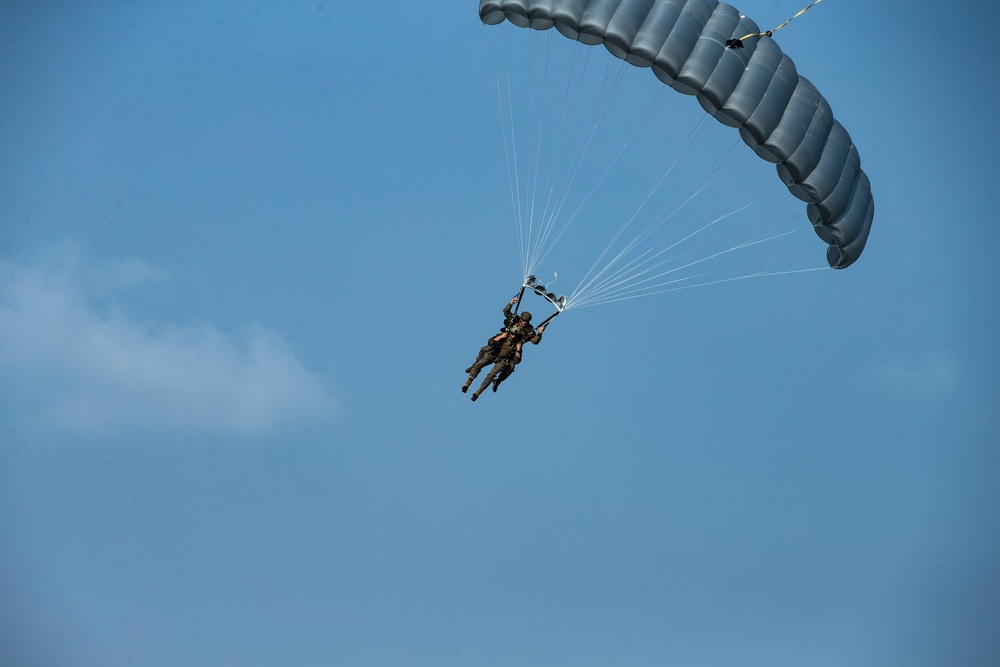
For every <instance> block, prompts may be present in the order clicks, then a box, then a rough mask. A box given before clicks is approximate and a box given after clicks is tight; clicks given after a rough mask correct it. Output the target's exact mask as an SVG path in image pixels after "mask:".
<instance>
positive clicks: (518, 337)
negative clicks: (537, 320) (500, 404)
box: [462, 303, 542, 400]
mask: <svg viewBox="0 0 1000 667" xmlns="http://www.w3.org/2000/svg"><path fill="white" fill-rule="evenodd" d="M511 305H512V304H509V303H508V304H507V305H506V306H504V309H503V314H504V328H503V330H502V331H501V332H500V333H499V334H498V335H496V336H493V337H492V338H490V339H489V340H488V341H487V342H486V345H485V346H483V348H482V349H480V350H479V357H478V358H477V359H476V361H475V363H473V364H472V366H470V367H469V368H467V369H466V372H468V373H469V379H468V380H467V381H466V383H465V386H463V387H462V391H466V390H468V388H469V386H470V385H471V384H472V381H473V380H475V379H476V376H477V375H479V373H480V371H482V370H483V368H485V367H486V366H488V365H489V364H493V368H491V369H490V372H489V373H487V374H486V378H485V379H484V380H483V384H482V386H480V387H479V389H478V390H476V392H475V393H474V394H473V395H472V400H476V399H477V398H479V395H480V394H481V393H483V391H484V390H485V389H486V387H488V386H489V384H490V383H491V382H493V391H496V390H497V387H499V386H500V383H501V382H503V381H504V380H506V379H507V378H508V377H510V374H511V373H513V372H514V366H515V365H517V364H519V363H521V354H520V352H521V346H522V345H523V343H524V342H525V341H528V342H531V343H533V344H535V345H538V343H540V342H541V340H542V335H541V334H540V333H537V332H536V331H535V329H534V327H532V326H531V324H530V323H529V322H528V321H527V320H524V319H521V318H520V317H517V316H515V315H514V314H513V312H512V310H511ZM524 315H527V316H528V317H529V318H530V317H531V314H530V313H524Z"/></svg>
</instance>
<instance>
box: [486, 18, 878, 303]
mask: <svg viewBox="0 0 1000 667" xmlns="http://www.w3.org/2000/svg"><path fill="white" fill-rule="evenodd" d="M800 13H801V12H800ZM479 17H480V18H481V19H482V21H483V23H485V24H487V25H496V24H499V23H502V22H503V21H505V20H507V21H510V22H511V23H512V24H514V25H515V26H518V27H521V28H533V29H535V30H547V29H549V28H552V27H555V28H556V30H558V31H559V32H560V33H561V34H563V35H565V36H566V37H568V38H570V39H574V40H577V41H579V42H582V43H584V44H587V45H596V44H603V45H604V46H605V48H607V49H608V51H610V52H611V53H612V54H613V55H614V56H616V57H618V58H622V59H624V60H625V61H627V62H628V63H630V64H632V65H635V66H637V67H649V68H651V69H652V71H653V73H654V74H655V75H656V77H657V78H658V79H660V80H661V81H663V82H664V83H666V84H667V85H669V86H671V87H672V88H674V89H675V90H678V91H680V92H682V93H684V94H686V95H694V96H696V97H697V99H698V102H699V103H700V104H701V106H702V108H704V109H705V111H707V112H708V113H710V114H711V115H712V116H713V117H714V118H715V119H716V120H718V121H719V122H721V123H723V124H724V125H727V126H729V127H735V128H739V132H740V136H741V138H742V139H743V141H744V142H745V143H746V144H747V145H748V146H750V148H752V149H753V150H754V152H755V153H757V155H759V156H760V157H761V158H763V159H764V160H767V161H768V162H772V163H775V164H776V165H777V172H778V176H779V178H781V180H782V182H783V183H784V184H785V186H786V187H787V188H788V190H789V192H791V193H792V195H794V196H795V197H797V198H798V199H800V200H802V201H804V202H806V204H807V206H806V214H807V216H808V218H809V221H810V222H811V223H812V224H813V228H814V230H815V231H816V234H817V235H818V236H819V237H820V238H821V239H822V240H823V241H824V242H826V243H828V244H829V248H828V249H827V261H828V262H829V264H830V266H831V267H833V268H835V269H843V268H846V267H848V266H850V265H851V264H853V263H854V262H855V261H857V259H858V257H860V256H861V252H862V251H863V250H864V247H865V243H866V241H867V239H868V234H869V232H870V230H871V223H872V219H873V218H874V216H875V202H874V199H873V198H872V189H871V182H870V181H869V179H868V176H867V175H866V174H865V172H864V171H863V170H862V169H861V158H860V155H859V154H858V151H857V149H856V148H855V146H854V143H853V142H852V141H851V137H850V135H849V134H848V133H847V130H846V129H844V127H843V126H842V125H841V124H840V123H839V122H837V120H836V119H834V117H833V112H832V110H831V108H830V104H829V103H828V102H827V101H826V99H825V98H824V97H823V96H822V95H821V94H820V93H819V91H818V90H817V89H816V87H815V86H814V85H813V84H812V83H810V82H809V80H808V79H806V78H805V77H802V76H800V75H799V74H798V71H797V70H796V68H795V64H794V63H793V62H792V60H791V59H790V58H789V57H788V56H787V55H785V54H784V53H782V51H781V49H780V48H779V47H778V45H777V44H776V43H775V42H774V40H773V39H761V40H752V41H749V42H747V43H745V44H744V47H743V48H740V49H734V48H728V47H727V46H726V44H727V42H731V41H732V40H734V39H739V38H740V37H741V36H746V35H748V34H760V28H759V27H758V26H757V24H756V23H754V22H753V21H752V20H751V19H749V18H747V17H745V16H743V15H741V14H740V13H739V11H737V10H736V9H735V8H734V7H732V6H731V5H728V4H726V3H722V2H718V1H717V0H480V3H479ZM532 289H534V288H533V287H532ZM535 291H536V293H539V294H540V295H541V296H544V297H545V298H548V295H547V294H546V293H545V291H544V287H543V288H542V291H541V292H538V291H537V290H535ZM549 300H550V301H552V303H553V305H555V306H556V308H557V309H559V310H560V311H561V308H560V306H559V304H558V303H557V302H556V301H554V300H553V299H549ZM563 306H565V303H564V304H563Z"/></svg>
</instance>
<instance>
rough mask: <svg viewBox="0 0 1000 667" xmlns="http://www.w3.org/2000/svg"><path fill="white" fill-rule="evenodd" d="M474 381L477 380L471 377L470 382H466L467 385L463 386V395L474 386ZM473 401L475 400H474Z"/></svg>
mask: <svg viewBox="0 0 1000 667" xmlns="http://www.w3.org/2000/svg"><path fill="white" fill-rule="evenodd" d="M474 379H475V378H473V377H472V376H471V375H470V376H469V379H468V380H466V381H465V384H463V385H462V393H463V394H464V393H465V392H467V391H469V387H471V386H472V381H473V380H474ZM473 400H475V399H473Z"/></svg>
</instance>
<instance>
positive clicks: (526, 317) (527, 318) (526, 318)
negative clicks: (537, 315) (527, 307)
mask: <svg viewBox="0 0 1000 667" xmlns="http://www.w3.org/2000/svg"><path fill="white" fill-rule="evenodd" d="M521 319H522V320H524V321H525V322H530V321H531V313H529V312H528V311H524V312H523V313H521Z"/></svg>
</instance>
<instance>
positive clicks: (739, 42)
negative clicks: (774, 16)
mask: <svg viewBox="0 0 1000 667" xmlns="http://www.w3.org/2000/svg"><path fill="white" fill-rule="evenodd" d="M821 2H823V0H816V2H814V3H812V4H811V5H809V6H808V7H806V8H805V9H801V10H799V13H798V14H796V15H795V16H793V17H792V18H790V19H788V20H787V21H785V22H784V23H782V24H781V25H779V26H778V27H777V28H774V29H773V30H767V31H765V32H752V33H750V34H749V35H743V36H742V37H740V38H739V39H727V40H726V46H728V47H729V48H731V49H741V48H743V40H744V39H750V38H751V37H770V36H771V35H773V34H774V33H775V32H776V31H778V30H781V29H782V28H784V27H785V26H786V25H788V24H789V23H791V22H792V21H794V20H795V19H797V18H798V17H800V16H802V15H803V14H805V13H806V12H807V11H809V10H810V9H812V8H813V6H814V5H818V4H819V3H821Z"/></svg>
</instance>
